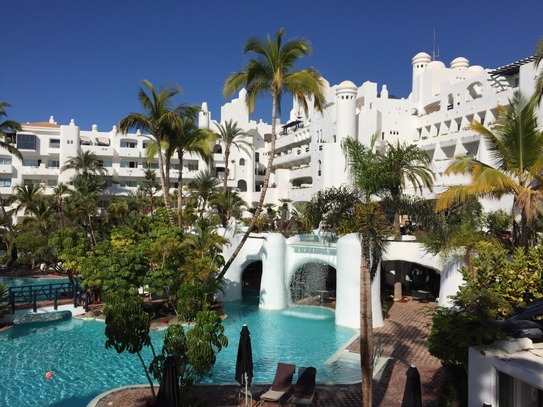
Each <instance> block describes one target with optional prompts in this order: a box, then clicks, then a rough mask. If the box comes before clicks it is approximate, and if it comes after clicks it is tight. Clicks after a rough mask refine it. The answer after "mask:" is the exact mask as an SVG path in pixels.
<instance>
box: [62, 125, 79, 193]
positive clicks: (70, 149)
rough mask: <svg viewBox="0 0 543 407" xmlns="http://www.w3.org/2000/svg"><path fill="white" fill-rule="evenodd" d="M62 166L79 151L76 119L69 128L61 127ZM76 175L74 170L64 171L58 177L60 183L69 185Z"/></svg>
mask: <svg viewBox="0 0 543 407" xmlns="http://www.w3.org/2000/svg"><path fill="white" fill-rule="evenodd" d="M60 143H61V144H60V156H59V159H60V166H61V167H62V166H63V165H64V164H66V161H68V160H69V159H70V158H72V157H75V156H77V152H78V151H79V145H80V142H79V127H78V126H76V125H75V122H74V119H72V120H71V121H70V124H69V125H68V126H66V125H62V126H60ZM73 175H74V171H73V170H69V171H63V172H61V173H60V175H59V177H58V182H62V183H65V184H66V183H68V182H69V181H70V178H71V177H72V176H73Z"/></svg>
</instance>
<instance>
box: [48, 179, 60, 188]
mask: <svg viewBox="0 0 543 407" xmlns="http://www.w3.org/2000/svg"><path fill="white" fill-rule="evenodd" d="M57 185H58V181H57V180H56V179H48V180H47V186H48V187H56V186H57Z"/></svg>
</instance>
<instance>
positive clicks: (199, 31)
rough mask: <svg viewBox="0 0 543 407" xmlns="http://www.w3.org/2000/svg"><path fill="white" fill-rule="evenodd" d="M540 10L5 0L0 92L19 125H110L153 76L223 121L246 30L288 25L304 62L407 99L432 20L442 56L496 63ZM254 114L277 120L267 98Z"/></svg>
mask: <svg viewBox="0 0 543 407" xmlns="http://www.w3.org/2000/svg"><path fill="white" fill-rule="evenodd" d="M542 16H543V1H541V0H521V1H517V2H511V1H509V0H508V1H505V0H493V1H484V0H456V1H439V0H387V1H360V0H335V1H324V0H273V1H271V0H270V1H262V0H243V1H242V0H207V1H198V0H193V1H185V0H130V1H129V0H113V1H112V0H92V1H87V0H62V1H61V0H48V1H45V0H3V1H2V33H3V38H2V41H1V45H0V50H1V55H2V57H1V59H0V100H2V101H7V102H10V103H11V104H12V105H13V107H11V108H8V110H7V113H8V118H10V119H14V120H17V121H19V122H22V123H25V122H35V121H47V120H48V119H49V116H51V115H53V116H54V117H55V120H56V121H57V122H58V123H59V124H68V123H69V121H70V119H74V120H75V122H76V124H77V125H79V126H80V127H81V128H82V129H83V130H90V128H91V126H92V124H97V125H98V128H99V130H104V131H107V130H110V129H111V127H112V126H113V125H115V124H117V123H118V122H119V121H120V119H121V118H123V117H124V116H126V115H127V114H128V113H130V112H140V111H141V110H140V106H139V102H138V100H137V91H138V88H139V86H140V85H141V80H142V79H148V80H150V81H151V82H152V83H153V84H154V85H155V86H157V87H159V86H171V85H179V86H180V87H181V88H182V89H183V95H181V96H180V97H179V99H178V102H179V103H181V102H185V103H189V104H201V103H202V102H204V101H206V102H207V103H208V105H209V109H210V110H211V112H212V118H214V119H217V120H218V119H219V118H220V106H221V105H222V104H223V103H224V102H225V100H224V99H223V97H222V92H221V91H222V85H223V83H224V80H225V79H226V77H227V76H228V75H229V74H230V73H232V72H233V71H236V70H240V69H241V68H242V67H243V62H244V61H245V59H246V56H245V55H244V54H243V47H244V45H245V42H246V40H247V39H248V38H249V37H251V36H256V37H261V38H264V37H265V35H266V34H268V33H270V34H272V35H273V34H275V32H276V31H277V30H278V29H279V28H280V27H284V28H285V30H286V38H292V37H304V38H307V39H308V40H309V41H310V42H311V44H312V46H313V54H312V55H311V56H310V57H307V58H304V59H303V60H302V61H301V64H300V65H299V67H305V66H314V67H316V68H317V69H318V70H319V71H320V72H321V73H322V75H323V76H324V77H325V78H326V79H327V80H328V81H329V82H330V84H332V85H334V84H338V83H340V82H341V81H343V80H346V79H348V80H351V81H352V82H354V83H355V84H357V85H361V84H362V83H363V82H365V81H368V80H369V81H372V82H377V83H378V86H379V88H380V87H381V85H382V84H387V86H388V89H389V93H390V94H392V95H395V96H398V97H407V96H408V95H409V91H410V84H411V58H412V57H413V56H414V55H415V54H417V53H418V52H420V51H425V52H427V53H429V54H431V52H432V47H433V33H434V30H435V33H436V44H437V45H438V47H439V56H438V58H437V59H439V60H441V61H443V62H444V63H445V64H447V65H448V64H449V63H450V61H451V60H452V59H454V58H456V57H458V56H463V57H466V58H468V59H469V60H470V63H471V64H472V65H482V66H483V67H485V68H496V67H498V66H501V65H505V64H508V63H510V62H514V61H516V60H518V59H521V58H524V57H527V56H530V55H532V54H533V52H534V49H535V45H536V43H537V41H538V40H539V38H540V37H541V36H542V35H543V24H542V22H541V21H542V20H541V19H542ZM286 100H287V99H285V101H286ZM288 100H290V97H289V98H288ZM283 113H284V114H283V117H284V118H286V115H285V113H288V105H286V104H285V106H284V109H283ZM252 118H254V119H260V118H262V119H264V120H265V121H268V122H269V118H270V111H269V102H268V101H267V100H261V101H259V102H258V103H257V110H256V112H255V114H254V115H253V116H252Z"/></svg>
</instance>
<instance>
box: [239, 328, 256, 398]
mask: <svg viewBox="0 0 543 407" xmlns="http://www.w3.org/2000/svg"><path fill="white" fill-rule="evenodd" d="M239 335H240V338H239V346H238V356H237V358H236V381H237V382H238V383H239V384H241V385H242V386H245V394H247V389H248V387H249V386H250V385H251V381H252V380H253V350H252V348H251V336H250V333H249V328H247V325H243V328H241V332H240V334H239Z"/></svg>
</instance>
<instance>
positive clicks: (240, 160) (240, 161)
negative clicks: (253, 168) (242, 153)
mask: <svg viewBox="0 0 543 407" xmlns="http://www.w3.org/2000/svg"><path fill="white" fill-rule="evenodd" d="M239 165H240V166H241V167H243V166H244V165H245V158H240V159H239Z"/></svg>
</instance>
